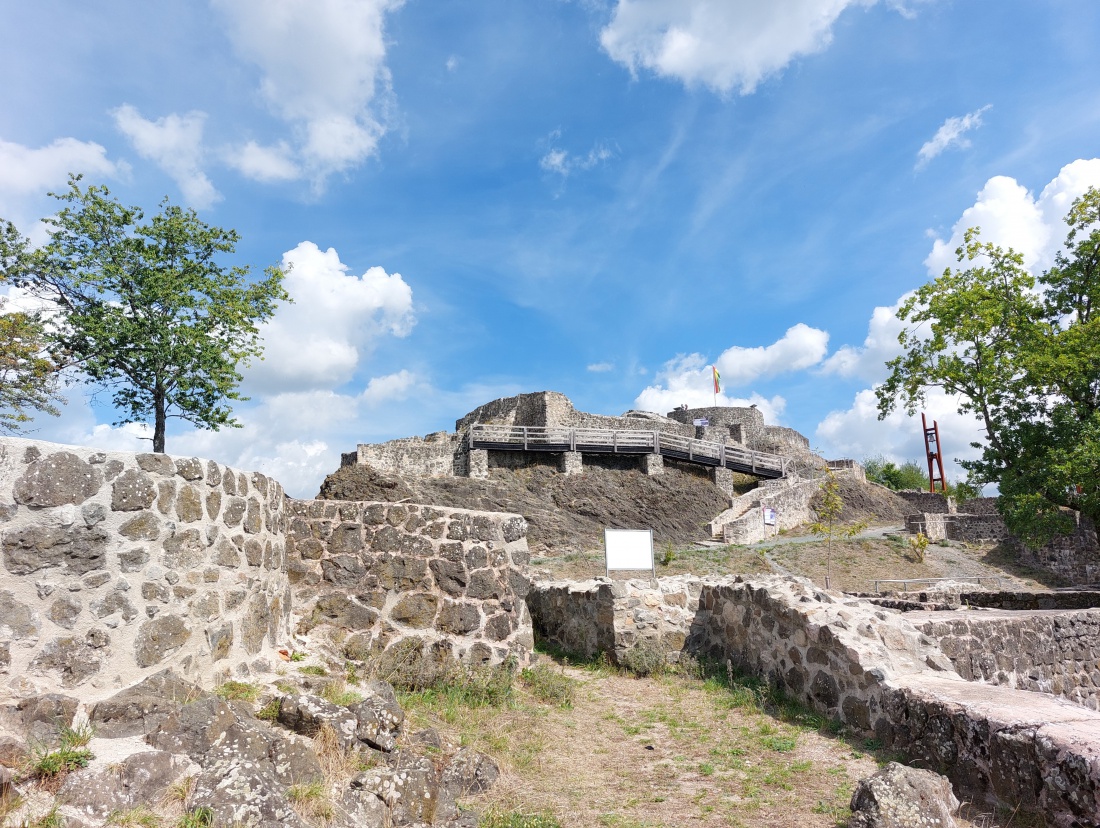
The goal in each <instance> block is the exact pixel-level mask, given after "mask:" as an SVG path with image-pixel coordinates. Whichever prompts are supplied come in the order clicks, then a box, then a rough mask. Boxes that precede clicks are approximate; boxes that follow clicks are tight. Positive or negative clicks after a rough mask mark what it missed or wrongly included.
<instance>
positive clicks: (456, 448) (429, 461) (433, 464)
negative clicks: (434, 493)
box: [355, 431, 462, 477]
mask: <svg viewBox="0 0 1100 828" xmlns="http://www.w3.org/2000/svg"><path fill="white" fill-rule="evenodd" d="M461 447H462V440H461V438H460V437H459V435H457V434H447V433H446V432H443V431H439V432H436V433H434V434H429V435H428V436H426V437H404V438H401V439H399V440H390V441H388V442H385V443H372V444H367V443H360V444H359V446H358V448H357V450H356V456H355V462H357V463H359V464H360V465H362V464H365V465H368V466H371V467H372V468H374V469H377V470H378V471H380V472H382V473H383V474H390V475H394V476H409V477H453V476H454V475H455V474H456V473H457V472H456V468H455V466H456V455H458V454H459V453H460V449H461Z"/></svg>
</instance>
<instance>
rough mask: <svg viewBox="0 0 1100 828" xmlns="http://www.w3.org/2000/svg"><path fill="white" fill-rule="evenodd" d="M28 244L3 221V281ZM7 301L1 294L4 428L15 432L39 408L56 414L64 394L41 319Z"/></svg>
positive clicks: (0, 413) (0, 415)
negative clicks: (60, 391)
mask: <svg viewBox="0 0 1100 828" xmlns="http://www.w3.org/2000/svg"><path fill="white" fill-rule="evenodd" d="M26 247H27V244H26V241H25V240H24V239H23V238H22V237H20V236H19V234H18V233H17V232H16V230H15V228H14V227H12V226H11V225H10V224H3V223H0V284H3V283H4V282H6V281H7V279H6V278H5V274H6V273H7V271H8V266H7V264H8V261H9V260H10V259H11V258H12V257H13V256H18V255H20V254H22V253H23V252H25V250H26ZM4 251H10V254H5V253H4ZM5 305H6V300H5V299H3V298H2V297H0V432H6V433H9V434H11V433H17V432H19V431H21V430H22V428H23V426H24V424H25V423H27V422H29V421H30V420H31V419H32V418H33V412H35V411H44V412H46V413H47V414H52V415H54V416H56V415H57V414H58V410H57V407H56V405H55V403H56V402H58V401H59V400H60V396H59V395H58V391H57V387H58V365H57V362H56V360H55V359H54V358H53V356H52V355H51V354H50V353H49V351H48V348H47V342H46V337H45V332H44V330H43V328H42V321H41V319H39V317H38V316H37V315H36V314H33V313H27V312H25V311H15V310H8V309H6V308H5Z"/></svg>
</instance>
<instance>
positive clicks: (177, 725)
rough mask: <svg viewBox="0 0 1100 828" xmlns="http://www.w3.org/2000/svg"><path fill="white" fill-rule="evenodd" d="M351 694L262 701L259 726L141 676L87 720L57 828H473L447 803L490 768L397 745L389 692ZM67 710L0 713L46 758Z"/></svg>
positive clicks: (22, 774)
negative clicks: (128, 820) (344, 698)
mask: <svg viewBox="0 0 1100 828" xmlns="http://www.w3.org/2000/svg"><path fill="white" fill-rule="evenodd" d="M362 689H363V698H360V699H359V700H358V701H355V702H353V703H351V704H349V705H338V704H334V703H332V702H330V701H327V700H326V699H324V698H322V697H320V696H317V695H314V694H312V693H310V692H308V691H307V690H306V689H305V688H302V690H301V692H296V693H288V694H285V695H280V696H275V697H267V696H265V697H262V698H261V700H260V703H262V704H263V708H262V709H263V713H264V715H265V716H266V717H267V718H268V720H267V721H264V720H260V719H258V718H257V717H256V715H255V712H254V707H253V705H252V704H250V703H246V702H241V701H227V700H226V699H224V698H221V697H219V696H218V695H216V694H211V693H206V692H204V691H202V690H201V689H200V688H199V687H197V686H195V685H191V684H189V683H187V682H185V681H183V680H182V679H180V678H179V676H177V675H175V674H174V673H172V672H161V673H159V674H157V675H155V676H151V677H149V678H148V679H146V680H145V681H144V682H142V683H140V684H139V685H135V686H134V687H131V688H127V689H126V690H124V691H123V692H121V693H119V694H116V695H115V696H113V697H111V698H108V699H105V700H103V701H101V702H99V703H98V704H97V705H95V707H94V708H93V710H92V711H91V722H92V724H93V726H94V727H95V729H96V736H95V737H94V738H91V740H90V741H88V742H87V746H86V748H82V750H86V751H87V754H88V756H87V757H86V759H85V760H84V764H85V765H86V766H85V767H82V768H75V769H73V770H71V772H69V773H67V774H63V775H61V776H59V777H57V778H56V780H55V783H54V784H55V785H56V787H57V797H56V803H55V804H56V805H57V806H58V814H59V817H60V818H61V819H62V820H63V821H66V820H67V823H66V824H69V825H81V826H87V827H88V828H92V826H100V825H105V824H108V823H110V821H111V820H112V819H113V818H114V817H115V816H116V815H117V814H119V813H123V812H126V811H129V810H130V809H133V808H136V807H139V806H141V807H144V808H146V809H147V810H153V811H155V810H159V809H162V808H163V807H172V808H177V809H179V808H182V809H183V810H184V811H189V812H202V813H204V814H206V818H207V819H208V824H213V825H238V826H241V827H242V828H274V826H290V828H308V826H311V825H314V824H316V820H315V817H318V816H320V817H322V818H323V822H324V823H325V824H326V825H329V826H333V825H335V826H346V828H353V827H354V828H391V826H410V827H411V826H419V827H422V826H429V825H430V826H451V828H459V827H460V826H467V827H468V828H469V827H470V826H474V825H476V824H477V815H476V814H475V813H472V812H467V813H465V814H460V813H459V810H458V807H457V805H456V802H457V800H458V799H459V798H461V797H465V796H469V795H471V794H475V793H481V792H483V791H485V790H487V789H488V788H489V787H490V786H491V785H492V784H493V782H494V781H495V780H496V778H497V775H498V771H497V768H496V765H495V764H494V763H493V762H492V760H490V759H489V758H488V757H486V756H484V755H482V754H478V753H476V752H474V751H471V750H469V749H459V748H457V747H455V746H452V745H449V744H448V743H446V742H445V741H444V740H441V739H440V738H438V736H436V735H435V734H433V733H428V734H414V735H407V734H405V733H404V732H403V730H402V723H403V722H404V712H403V711H402V710H401V708H400V706H399V705H398V704H397V701H396V697H395V695H394V692H393V688H392V687H390V686H389V685H387V684H386V683H384V682H380V681H373V682H370V683H368V684H366V685H365V686H364V687H363V688H362ZM76 710H77V703H76V700H75V699H72V700H68V701H66V700H63V699H57V698H48V697H41V698H37V699H36V700H35V702H34V703H33V704H30V703H28V704H26V705H24V707H23V709H22V710H10V709H9V710H4V711H0V712H2V713H4V714H6V715H5V721H7V722H9V723H14V722H18V723H19V728H20V729H19V730H18V734H19V736H20V737H21V738H22V740H23V741H25V742H31V741H32V740H42V739H45V740H46V741H41V744H42V745H44V746H45V747H46V748H53V747H55V746H57V745H58V743H59V740H60V739H63V738H64V737H63V736H62V735H61V731H60V730H58V729H57V728H58V727H59V725H60V726H61V727H65V726H68V725H71V724H73V715H72V713H70V711H72V712H73V713H75V712H76ZM51 714H58V716H57V717H56V718H54V719H53V720H52V726H53V727H54V728H55V730H54V731H53V733H52V735H50V734H47V733H46V732H45V731H43V730H42V729H41V728H37V729H36V728H35V725H36V724H37V723H39V722H41V721H42V719H43V718H44V717H49V716H50V715H51ZM66 722H67V724H64V723H66ZM85 732H89V731H85ZM0 758H4V755H2V754H0ZM4 764H5V765H9V764H14V763H11V762H9V761H8V760H7V759H5V760H4ZM35 776H36V773H35V772H34V771H32V770H31V769H26V770H11V769H9V768H5V774H4V776H3V784H4V785H6V786H7V787H9V788H10V792H11V793H14V794H19V793H20V792H24V791H26V790H27V789H28V788H29V786H31V785H34V784H35V781H34V778H35ZM166 802H167V803H168V806H165V805H164V804H163V803H166ZM36 807H37V806H36V804H35V802H34V801H32V799H29V800H28V801H27V802H26V803H24V804H23V805H22V806H20V807H19V808H18V809H17V810H15V811H14V812H13V813H12V816H13V818H15V819H16V820H17V821H18V820H19V819H29V818H31V817H32V815H33V814H34V813H35V808H36ZM111 824H113V823H111Z"/></svg>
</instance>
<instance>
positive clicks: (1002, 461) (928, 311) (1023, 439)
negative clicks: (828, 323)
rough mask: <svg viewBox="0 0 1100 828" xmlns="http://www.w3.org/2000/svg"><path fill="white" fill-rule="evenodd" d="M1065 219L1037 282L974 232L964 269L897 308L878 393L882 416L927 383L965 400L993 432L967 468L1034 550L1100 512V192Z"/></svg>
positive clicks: (920, 397)
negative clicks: (1063, 232) (892, 345)
mask: <svg viewBox="0 0 1100 828" xmlns="http://www.w3.org/2000/svg"><path fill="white" fill-rule="evenodd" d="M1066 224H1067V225H1068V226H1069V233H1068V236H1067V238H1066V244H1065V249H1064V250H1063V251H1062V252H1060V253H1059V254H1058V256H1057V257H1056V260H1055V265H1054V267H1052V268H1051V269H1050V270H1048V271H1046V272H1045V273H1043V274H1042V275H1041V276H1040V277H1039V278H1038V280H1036V279H1035V278H1034V277H1033V276H1032V275H1031V274H1030V273H1029V272H1028V271H1027V270H1026V269H1025V268H1024V266H1023V257H1022V256H1021V255H1020V254H1019V253H1016V252H1015V251H1013V250H1012V249H1011V248H1009V249H1008V250H1004V249H1002V248H1000V247H997V246H995V245H992V244H989V243H983V242H982V241H981V240H980V231H979V229H978V228H972V229H970V230H968V231H967V232H966V234H965V241H964V244H963V245H962V246H961V247H960V248H959V249H958V250H957V251H956V253H957V257H958V261H959V263H960V265H962V267H959V268H956V269H950V268H949V269H947V270H946V271H945V272H944V273H943V275H942V276H940V277H939V278H937V279H936V280H935V281H933V282H930V283H929V284H926V285H924V286H923V287H922V288H920V289H919V290H918V291H917V292H916V293H915V294H914V295H913V296H912V297H911V298H910V299H909V300H908V301H906V302H905V303H904V304H903V305H902V306H901V308H900V309H899V310H898V317H899V318H900V319H901V320H902V321H904V322H906V323H908V327H906V328H905V330H904V331H902V333H901V335H900V336H899V338H898V339H899V342H900V343H901V344H902V346H903V347H904V348H905V352H904V353H903V354H902V355H901V356H899V357H897V358H896V359H893V360H891V361H890V362H888V363H887V367H888V368H889V369H890V375H889V377H888V378H887V380H886V382H884V383H883V384H882V385H881V386H880V387H879V388H878V389H877V394H878V403H879V416H880V418H881V417H885V416H886V415H887V414H889V413H890V412H891V411H893V410H894V409H895V408H896V407H898V406H901V407H902V408H904V410H905V411H907V412H908V413H910V414H912V413H914V412H915V411H916V410H917V408H919V407H920V406H921V405H923V403H924V401H925V392H926V389H928V388H942V389H943V390H944V391H945V392H947V393H948V394H950V395H955V396H957V398H958V400H959V404H958V410H959V412H960V413H962V414H971V415H973V416H974V417H976V418H977V419H978V420H979V421H980V422H981V424H982V426H983V428H984V430H985V440H984V442H982V443H975V444H974V445H975V447H976V448H980V449H981V450H982V453H981V457H980V458H979V459H977V460H974V461H964V462H963V463H962V465H963V466H964V467H965V468H966V469H967V470H968V472H969V474H970V477H971V480H972V481H973V482H975V483H979V484H980V483H987V482H988V483H996V484H998V486H999V487H1000V497H999V499H998V508H999V509H1000V511H1001V513H1002V515H1004V517H1005V520H1006V522H1007V523H1008V525H1009V528H1010V529H1011V530H1012V531H1013V533H1014V534H1015V535H1017V536H1018V537H1020V538H1021V539H1022V540H1024V541H1025V542H1027V543H1029V544H1031V545H1033V546H1037V545H1041V544H1042V543H1044V542H1045V541H1047V540H1049V539H1050V538H1051V537H1052V536H1053V535H1054V534H1055V533H1056V532H1068V531H1070V530H1071V529H1072V528H1073V526H1074V525H1075V522H1076V517H1077V516H1078V515H1084V516H1086V517H1089V518H1092V519H1093V520H1095V519H1097V518H1098V517H1100V317H1098V316H1097V314H1096V310H1097V307H1098V306H1100V191H1097V190H1096V189H1095V188H1091V189H1089V190H1088V192H1086V193H1085V194H1084V195H1083V196H1081V197H1080V198H1078V199H1077V200H1076V201H1074V202H1073V206H1072V208H1071V209H1070V211H1069V213H1068V215H1067V216H1066Z"/></svg>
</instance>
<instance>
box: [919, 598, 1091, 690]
mask: <svg viewBox="0 0 1100 828" xmlns="http://www.w3.org/2000/svg"><path fill="white" fill-rule="evenodd" d="M906 620H908V621H910V622H911V623H912V624H913V625H914V626H916V627H917V628H918V629H920V630H921V631H923V632H924V633H926V634H927V635H929V636H930V637H932V638H934V639H936V641H937V642H938V643H939V646H940V649H942V650H943V652H944V654H945V655H946V656H947V657H948V658H950V659H951V663H952V664H954V665H955V670H956V671H957V672H958V673H959V675H960V676H962V677H963V678H964V679H966V680H968V681H981V682H985V683H988V684H997V685H1002V686H1005V687H1013V688H1017V689H1020V690H1032V691H1036V692H1039V693H1051V694H1053V695H1055V696H1062V697H1063V698H1066V699H1069V700H1070V701H1072V702H1074V703H1076V704H1080V705H1082V706H1084V707H1088V708H1090V709H1092V710H1100V611H1096V610H1078V611H1076V612H1066V611H1061V610H1045V611H1034V612H1006V611H995V610H981V611H961V612H920V613H909V614H907V615H906Z"/></svg>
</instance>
